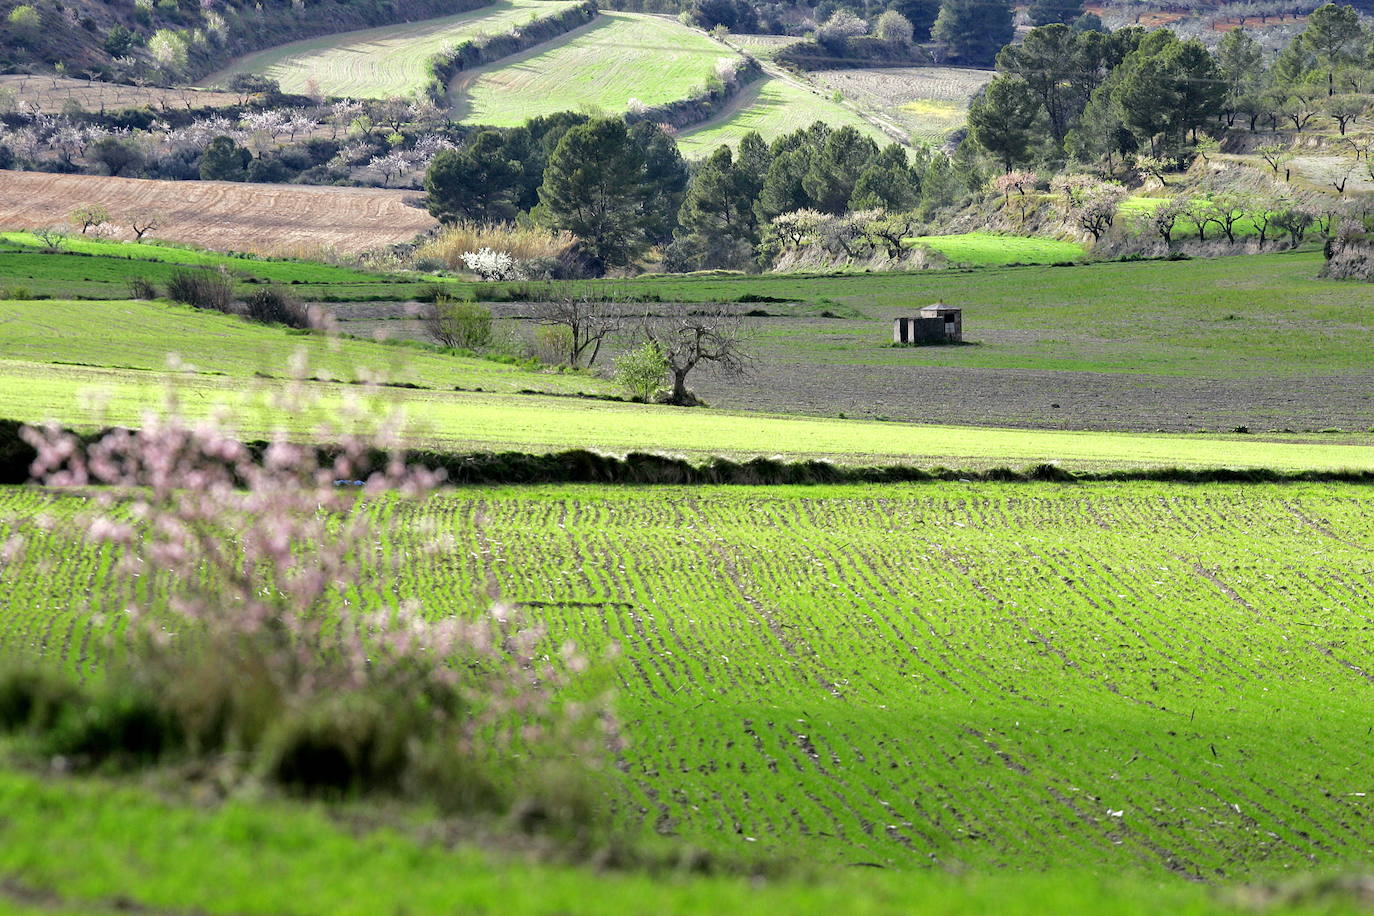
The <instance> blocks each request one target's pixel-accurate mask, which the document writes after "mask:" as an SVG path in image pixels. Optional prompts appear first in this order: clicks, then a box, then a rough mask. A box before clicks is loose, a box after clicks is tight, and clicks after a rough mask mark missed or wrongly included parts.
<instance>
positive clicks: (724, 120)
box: [677, 76, 892, 159]
mask: <svg viewBox="0 0 1374 916" xmlns="http://www.w3.org/2000/svg"><path fill="white" fill-rule="evenodd" d="M816 121H824V122H825V123H827V124H829V125H830V126H831V127H853V128H855V129H857V130H859V131H860V132H861V133H864V134H866V135H868V136H870V137H872V138H873V139H874V140H875V141H876V142H877V143H878V144H879V145H886V144H888V143H891V142H892V138H891V137H889V136H888V135H887V134H884V133H883V132H882V131H881V130H880V129H878V128H877V127H875V126H874V125H873V124H872V123H871V122H869V121H867V120H865V119H864V118H863V117H862V116H861V115H859V114H857V113H856V112H854V111H852V110H851V109H849V108H846V107H845V106H844V105H841V104H840V103H838V102H835V101H833V100H832V99H829V98H827V97H826V96H825V95H823V94H821V93H818V92H815V91H813V90H810V89H807V88H806V87H804V86H801V85H799V84H798V83H795V82H793V81H792V80H791V79H789V78H783V77H771V76H770V77H765V78H763V79H761V80H757V81H755V82H754V83H752V84H750V85H749V86H746V87H745V88H744V90H743V91H741V92H740V94H739V95H738V96H737V97H736V98H735V99H733V100H732V103H731V105H730V108H729V110H728V111H726V112H725V113H723V114H721V115H718V116H717V117H715V118H712V119H711V120H709V121H705V122H703V123H701V124H698V125H695V126H693V127H691V128H689V129H687V130H684V131H682V132H681V133H680V134H678V136H677V141H678V147H679V148H680V149H681V150H682V154H683V155H684V156H687V157H689V158H694V159H697V158H701V157H703V156H706V155H707V154H708V153H710V152H711V151H712V150H713V149H715V148H716V147H718V146H721V145H726V146H731V147H733V146H737V145H738V144H739V141H740V139H741V138H742V137H743V136H744V135H745V134H747V133H750V132H751V131H757V132H758V133H759V134H760V135H762V137H763V139H765V140H772V139H773V138H775V137H778V136H780V135H782V134H786V133H791V132H792V131H795V130H799V129H801V128H803V127H808V126H810V125H811V124H812V123H814V122H816Z"/></svg>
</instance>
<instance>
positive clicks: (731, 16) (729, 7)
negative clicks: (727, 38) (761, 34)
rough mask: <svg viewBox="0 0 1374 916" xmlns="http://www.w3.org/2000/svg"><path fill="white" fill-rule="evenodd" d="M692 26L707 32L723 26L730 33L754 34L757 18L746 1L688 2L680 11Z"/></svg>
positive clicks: (689, 0)
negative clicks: (689, 20)
mask: <svg viewBox="0 0 1374 916" xmlns="http://www.w3.org/2000/svg"><path fill="white" fill-rule="evenodd" d="M682 11H683V13H685V14H686V15H687V16H688V17H689V18H690V19H691V22H692V25H694V26H696V27H697V28H700V29H707V30H708V31H709V30H710V29H712V28H715V27H716V26H718V25H723V26H725V27H726V28H727V29H729V30H730V31H732V32H756V31H758V27H759V20H758V16H757V15H756V14H755V12H754V8H753V6H752V5H751V4H750V3H749V2H748V0H688V2H687V3H685V4H684V5H683V9H682Z"/></svg>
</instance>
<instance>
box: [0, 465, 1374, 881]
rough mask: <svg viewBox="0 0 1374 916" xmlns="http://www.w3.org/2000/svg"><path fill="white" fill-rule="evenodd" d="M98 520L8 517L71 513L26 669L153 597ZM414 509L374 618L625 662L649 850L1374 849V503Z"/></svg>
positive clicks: (78, 509) (1020, 853) (850, 494)
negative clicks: (476, 625)
mask: <svg viewBox="0 0 1374 916" xmlns="http://www.w3.org/2000/svg"><path fill="white" fill-rule="evenodd" d="M86 505H87V504H86V503H85V501H83V500H80V499H74V498H66V497H61V496H52V495H49V494H45V493H42V492H41V491H36V490H10V491H6V492H4V493H3V494H2V495H0V518H8V519H9V522H8V526H9V527H10V528H11V529H12V528H13V526H14V525H15V524H17V523H18V520H19V519H22V518H27V517H30V516H31V515H33V514H34V513H35V512H38V511H43V512H44V513H46V514H47V515H48V516H49V517H51V518H53V519H54V520H56V521H57V522H58V524H57V526H56V528H55V530H54V531H53V532H52V533H43V532H35V533H34V536H35V538H36V539H37V540H36V542H35V548H36V549H35V550H33V551H31V556H32V557H34V559H32V560H29V561H24V562H22V563H20V564H19V565H18V566H17V567H11V568H10V569H8V570H6V571H5V575H6V577H7V580H8V581H7V582H6V587H5V588H3V589H0V621H3V623H0V646H3V647H4V648H6V649H16V648H22V649H23V650H24V651H27V652H42V653H47V654H49V655H52V656H56V657H58V658H61V659H64V660H65V663H66V664H68V665H69V666H71V667H73V668H77V669H81V670H88V669H91V668H98V667H99V665H100V664H101V658H102V655H103V650H102V649H101V646H102V644H103V638H104V636H105V635H106V634H107V633H109V632H111V631H112V630H114V629H116V628H118V627H119V626H120V625H121V624H120V623H119V621H120V618H121V616H122V615H120V614H118V613H115V612H117V611H118V610H119V609H120V608H122V607H123V606H124V603H125V602H126V601H127V600H128V597H129V595H130V591H129V590H130V589H131V588H134V587H135V585H134V583H133V581H132V580H120V579H118V578H116V576H115V574H114V573H113V572H112V570H114V569H116V566H115V564H114V563H113V562H112V560H113V557H112V556H110V555H108V554H107V553H105V552H103V551H101V552H96V551H92V550H90V549H89V548H85V547H83V546H81V544H80V542H79V540H76V539H75V535H74V533H73V532H74V531H75V530H79V527H80V526H79V525H75V524H71V523H72V522H74V521H75V520H76V519H77V518H78V517H79V516H80V514H81V513H83V512H84V511H86V509H85V508H84V507H85V506H86ZM384 511H386V512H388V513H389V517H390V518H392V519H394V520H395V526H394V527H393V528H392V534H391V538H392V540H391V544H390V549H391V550H394V551H401V552H403V553H404V555H406V556H408V557H412V558H414V559H413V561H412V562H411V563H409V564H408V565H407V566H406V567H405V568H404V571H403V574H402V577H401V578H400V579H399V580H392V579H390V578H388V579H387V581H386V582H385V584H384V585H383V584H382V582H381V580H382V578H383V577H373V578H371V579H369V577H367V576H363V577H362V581H363V582H365V583H366V582H369V581H372V582H376V583H377V585H376V588H375V590H374V591H366V592H365V593H363V594H360V595H358V596H355V603H361V605H362V606H363V607H364V608H365V607H367V606H371V605H373V604H376V603H379V602H383V601H387V602H389V601H394V600H396V599H397V598H404V597H416V598H419V599H422V600H423V601H424V602H425V604H426V606H427V607H428V608H429V611H430V613H433V614H442V613H452V612H457V613H474V612H476V611H478V610H479V609H480V608H481V607H483V606H484V605H485V602H486V598H485V596H484V595H482V594H481V592H482V591H483V583H484V582H487V581H488V579H491V580H493V581H494V582H495V583H496V585H497V587H498V588H499V591H500V594H501V595H502V596H503V597H504V598H505V599H507V600H509V601H512V602H514V603H516V604H517V606H520V607H522V608H524V613H526V614H528V615H531V616H532V617H535V618H537V619H539V620H541V621H543V622H544V623H545V624H546V625H547V626H548V628H549V634H548V639H549V642H550V645H551V646H557V645H559V644H561V642H562V641H563V640H565V639H572V640H575V641H576V642H577V643H578V644H579V645H580V646H582V647H584V648H585V649H586V650H589V651H591V652H592V653H593V655H599V654H600V651H601V650H603V649H605V648H607V647H609V646H610V645H611V644H612V643H614V644H617V645H619V646H620V649H621V655H620V657H619V659H618V660H617V661H615V662H613V663H611V664H612V670H613V672H614V677H615V678H616V680H617V681H618V683H619V696H618V701H617V705H618V710H619V715H620V717H621V721H622V727H623V730H624V732H625V734H626V737H627V738H628V747H627V749H626V750H625V751H624V752H623V759H622V762H621V770H620V771H621V773H622V774H623V775H622V777H620V780H621V781H620V784H619V787H618V788H617V790H616V792H615V796H616V797H617V798H618V799H620V800H619V801H618V802H617V804H616V811H617V817H618V818H619V820H620V821H621V823H622V824H624V825H625V826H626V827H627V829H632V830H643V831H645V832H658V833H664V834H669V835H672V836H676V837H680V838H683V839H686V840H688V841H690V842H692V843H694V844H698V845H700V846H703V847H705V848H707V849H711V850H715V851H718V852H720V853H723V854H744V855H747V854H749V853H754V852H762V853H763V854H777V855H783V856H788V857H795V858H799V859H804V860H806V861H808V862H814V863H834V864H853V863H858V862H866V863H871V864H877V865H883V866H887V867H897V868H908V869H909V868H929V867H930V866H932V865H934V866H939V867H943V868H949V869H961V868H964V867H974V868H1005V867H1012V868H1030V869H1036V870H1038V869H1042V868H1044V867H1046V866H1047V865H1058V866H1061V867H1078V868H1095V869H1103V870H1111V871H1113V872H1117V873H1124V874H1144V875H1153V876H1156V877H1158V878H1159V879H1161V880H1163V879H1166V878H1167V879H1169V880H1172V881H1177V882H1182V881H1183V880H1184V879H1185V878H1193V879H1197V878H1202V879H1206V880H1211V881H1234V880H1240V879H1250V878H1255V877H1263V876H1270V875H1275V874H1281V873H1282V872H1284V870H1286V869H1289V868H1302V869H1314V868H1315V869H1328V868H1332V867H1338V866H1342V865H1347V864H1350V863H1354V862H1359V861H1367V859H1368V857H1369V855H1370V853H1371V850H1374V817H1371V816H1370V815H1371V814H1372V813H1374V811H1371V808H1370V806H1371V804H1374V761H1372V760H1371V759H1370V757H1369V755H1368V754H1366V753H1364V750H1363V749H1364V746H1365V744H1366V736H1365V732H1366V730H1367V728H1366V726H1367V722H1366V719H1367V708H1368V692H1369V689H1370V680H1371V677H1374V675H1371V674H1370V672H1371V671H1374V647H1371V645H1370V644H1369V642H1368V640H1365V639H1363V638H1361V636H1360V634H1361V633H1362V632H1363V631H1365V630H1367V629H1369V628H1370V626H1372V625H1374V620H1371V617H1370V612H1369V608H1370V606H1371V604H1372V603H1374V563H1371V560H1370V557H1371V555H1372V552H1374V537H1372V536H1371V532H1370V529H1369V526H1368V524H1367V519H1368V518H1369V515H1370V513H1371V511H1374V493H1371V492H1370V491H1369V490H1368V488H1358V487H1349V486H1320V487H1318V486H1297V485H1285V486H1274V487H1231V486H1210V487H1209V486H1204V487H1198V486H1187V487H1184V486H1177V485H1139V484H1137V485H1091V486H1072V487H1065V486H1063V485H1043V484H1018V485H968V486H966V485H960V484H934V485H911V486H897V487H865V488H800V489H785V488H779V489H710V488H705V489H702V488H698V489H692V490H664V489H654V490H637V489H622V490H613V491H608V490H606V489H604V488H602V489H593V488H537V489H520V490H477V491H472V492H461V491H460V492H453V493H450V494H443V495H439V496H436V497H432V498H430V499H429V500H427V501H426V502H424V503H421V504H414V505H411V504H405V505H397V504H395V503H389V504H388V506H387V507H386V509H385V510H384ZM436 531H437V532H438V533H440V534H441V536H442V537H444V538H445V539H447V543H448V545H449V546H448V547H447V548H446V549H445V550H444V551H442V552H441V553H439V554H435V553H434V552H432V551H428V550H426V549H425V548H424V545H425V544H427V543H429V542H430V541H431V540H432V538H433V537H434V535H435V533H436ZM6 536H7V531H6V528H5V525H4V524H0V541H2V540H3V539H4V538H5V537H6ZM29 563H42V564H43V572H42V574H41V575H40V574H38V572H37V568H36V567H31V566H29V565H28V564H29ZM145 585H147V586H148V587H151V588H153V589H154V594H156V589H157V588H158V585H157V584H155V583H145ZM138 587H140V588H141V587H144V586H138ZM82 594H86V595H90V604H89V606H77V607H73V605H72V602H71V596H72V595H82Z"/></svg>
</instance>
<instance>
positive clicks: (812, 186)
mask: <svg viewBox="0 0 1374 916" xmlns="http://www.w3.org/2000/svg"><path fill="white" fill-rule="evenodd" d="M877 154H878V144H876V143H874V142H873V140H872V139H871V138H869V137H866V136H864V135H863V134H861V133H859V131H858V130H857V129H855V128H853V127H841V128H840V129H839V130H836V131H834V132H833V133H831V134H830V136H829V137H827V138H826V141H825V144H824V145H823V146H822V147H821V148H820V150H819V154H818V155H813V156H812V157H810V165H809V167H808V168H807V170H806V174H805V175H804V176H802V189H803V190H805V191H806V194H807V197H808V198H809V199H810V202H811V206H812V207H814V208H815V209H817V210H821V211H822V212H825V213H836V214H839V213H844V212H845V210H846V209H847V208H848V206H849V199H850V198H851V197H853V196H854V186H855V185H856V184H858V181H859V176H860V175H861V174H863V171H864V169H865V168H866V167H867V166H868V163H869V162H870V161H871V160H872V159H874V158H875V157H876V156H877Z"/></svg>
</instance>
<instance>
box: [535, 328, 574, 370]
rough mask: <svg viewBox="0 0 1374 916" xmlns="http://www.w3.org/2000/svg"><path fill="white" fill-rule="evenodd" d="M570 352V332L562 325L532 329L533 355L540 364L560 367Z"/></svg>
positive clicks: (565, 361)
mask: <svg viewBox="0 0 1374 916" xmlns="http://www.w3.org/2000/svg"><path fill="white" fill-rule="evenodd" d="M571 350H572V331H571V330H570V329H569V328H567V327H564V326H563V325H556V324H541V325H539V327H537V328H535V329H534V355H535V357H536V358H538V360H539V361H540V362H541V363H548V364H549V365H551V366H561V365H564V364H566V363H567V361H568V353H569V352H570V351H571Z"/></svg>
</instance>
